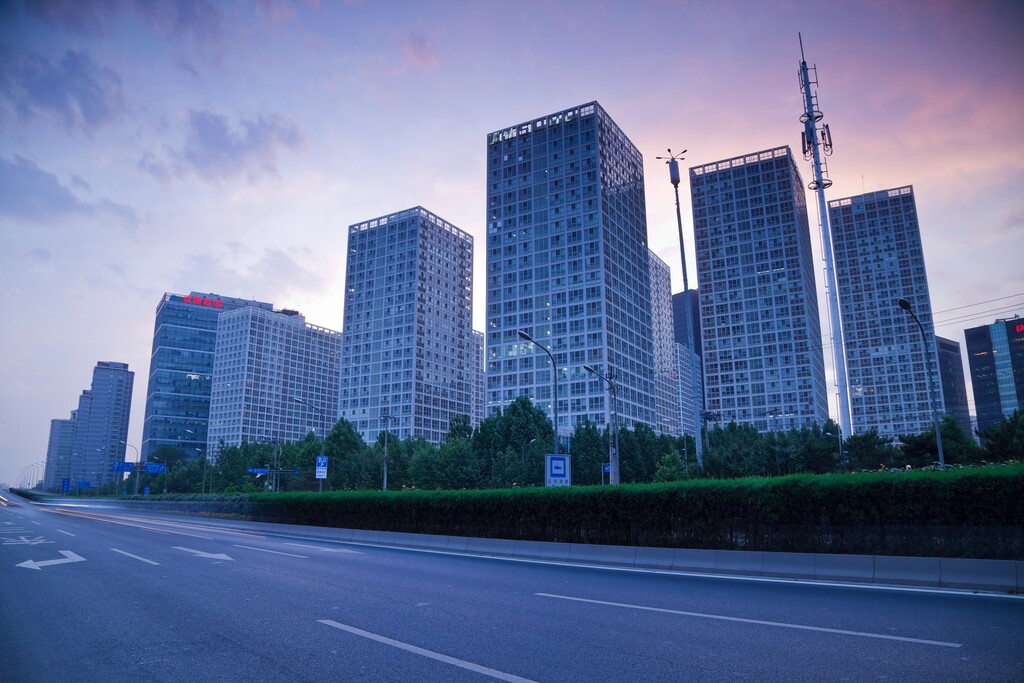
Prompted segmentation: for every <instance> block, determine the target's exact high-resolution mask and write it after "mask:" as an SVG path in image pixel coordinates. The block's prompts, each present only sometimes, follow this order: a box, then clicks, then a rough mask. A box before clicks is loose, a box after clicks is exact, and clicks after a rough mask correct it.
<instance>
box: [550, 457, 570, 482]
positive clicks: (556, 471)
mask: <svg viewBox="0 0 1024 683" xmlns="http://www.w3.org/2000/svg"><path fill="white" fill-rule="evenodd" d="M571 484H572V473H571V471H570V466H569V456H568V455H545V456H544V485H545V486H570V485H571Z"/></svg>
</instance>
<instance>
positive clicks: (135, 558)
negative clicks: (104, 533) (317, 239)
mask: <svg viewBox="0 0 1024 683" xmlns="http://www.w3.org/2000/svg"><path fill="white" fill-rule="evenodd" d="M111 550H113V551H114V552H115V553H121V554H122V555H124V556H125V557H130V558H132V559H133V560H139V561H140V562H145V563H147V564H155V565H157V566H158V567H159V566H160V563H159V562H154V561H153V560H147V559H146V558H144V557H139V556H138V555H132V554H131V553H126V552H125V551H123V550H118V549H117V548H111Z"/></svg>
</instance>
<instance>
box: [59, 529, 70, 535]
mask: <svg viewBox="0 0 1024 683" xmlns="http://www.w3.org/2000/svg"><path fill="white" fill-rule="evenodd" d="M57 531H58V532H59V533H62V534H64V535H65V536H74V534H73V533H71V532H70V531H64V530H63V529H57Z"/></svg>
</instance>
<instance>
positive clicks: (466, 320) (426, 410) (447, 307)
mask: <svg viewBox="0 0 1024 683" xmlns="http://www.w3.org/2000/svg"><path fill="white" fill-rule="evenodd" d="M472 306H473V237H472V236H471V235H469V234H468V233H466V232H463V231H462V230H460V229H458V228H457V227H455V226H454V225H452V224H451V223H449V222H447V221H446V220H444V219H443V218H440V217H438V216H437V215H435V214H433V213H431V212H430V211H427V210H426V209H424V208H423V207H415V208H412V209H408V210H405V211H399V212H397V213H393V214H389V215H386V216H381V217H379V218H374V219H373V220H368V221H364V222H362V223H357V224H355V225H352V226H350V227H349V233H348V262H347V266H346V272H345V316H344V332H345V335H344V343H343V345H342V378H341V389H340V391H341V396H340V401H339V410H340V414H341V416H342V417H344V418H345V419H347V420H348V421H349V422H351V423H352V424H353V425H354V426H355V428H356V430H357V431H358V432H359V433H360V434H362V436H363V439H365V440H366V441H367V443H374V442H375V441H376V439H377V434H378V433H380V431H381V430H382V429H383V428H384V427H385V424H384V420H382V419H381V418H382V416H385V418H386V420H387V423H388V424H387V425H386V426H387V429H388V431H389V432H391V433H392V434H394V435H396V436H398V437H399V438H402V439H405V438H409V437H423V438H424V439H426V440H427V441H429V442H431V443H433V444H439V443H441V442H442V441H443V440H444V438H445V436H446V435H447V434H448V422H449V420H450V419H451V417H452V416H453V415H469V416H470V417H471V418H472V415H473V410H472V405H471V404H472V398H473V392H474V390H475V383H476V379H475V375H474V362H473V357H474V355H475V353H476V350H477V349H478V345H477V342H476V341H474V339H473V310H472Z"/></svg>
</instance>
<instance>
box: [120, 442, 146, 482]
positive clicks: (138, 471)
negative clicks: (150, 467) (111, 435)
mask: <svg viewBox="0 0 1024 683" xmlns="http://www.w3.org/2000/svg"><path fill="white" fill-rule="evenodd" d="M121 443H122V444H124V445H125V446H127V447H128V448H130V449H132V450H133V451H135V494H134V495H136V496H137V495H139V479H140V478H142V459H141V458H140V457H139V449H138V448H136V447H135V446H133V445H131V444H130V443H128V442H127V441H122V442H121Z"/></svg>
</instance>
